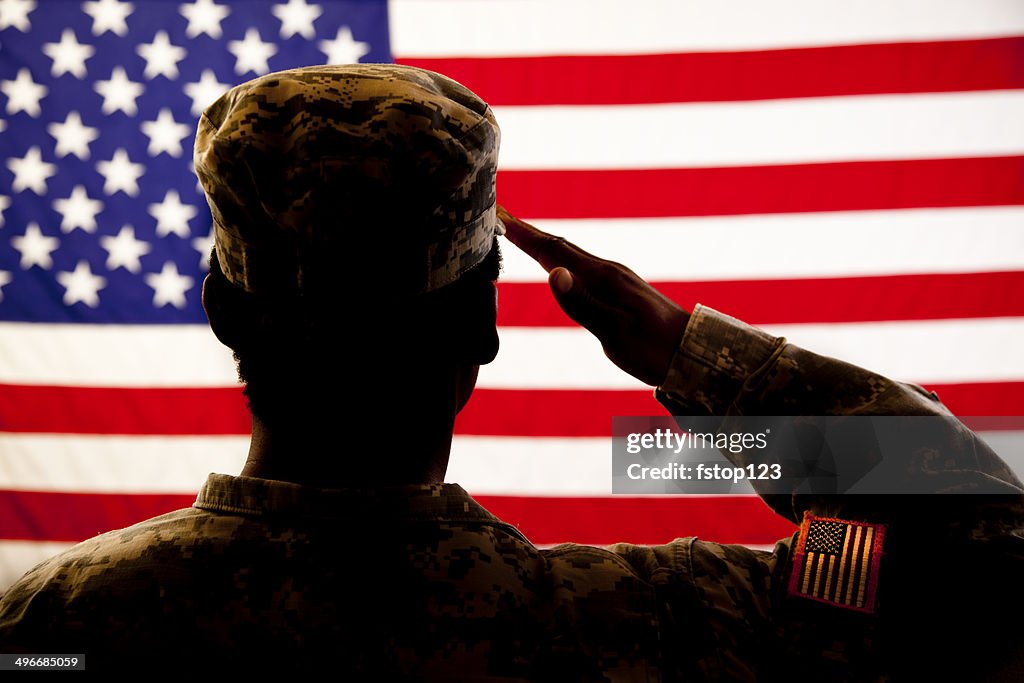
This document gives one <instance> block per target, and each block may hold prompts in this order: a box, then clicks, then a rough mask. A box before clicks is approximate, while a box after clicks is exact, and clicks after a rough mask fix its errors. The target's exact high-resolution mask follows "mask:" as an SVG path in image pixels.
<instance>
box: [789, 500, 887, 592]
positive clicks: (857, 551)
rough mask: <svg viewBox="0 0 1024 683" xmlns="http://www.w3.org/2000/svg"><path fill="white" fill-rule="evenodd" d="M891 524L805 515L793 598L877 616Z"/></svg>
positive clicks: (792, 576)
mask: <svg viewBox="0 0 1024 683" xmlns="http://www.w3.org/2000/svg"><path fill="white" fill-rule="evenodd" d="M884 539H885V526H883V525H881V524H867V523H865V522H851V521H848V520H845V519H834V518H829V517H815V516H814V515H812V514H810V513H804V521H803V523H802V524H801V525H800V536H799V538H798V539H797V543H796V553H795V555H794V557H793V569H792V573H791V574H790V577H789V591H788V592H789V594H790V595H795V596H798V597H802V598H808V599H811V600H817V601H819V602H826V603H828V604H830V605H836V606H839V607H845V608H847V609H852V610H857V611H859V612H873V611H874V609H875V593H876V591H877V588H878V565H879V561H880V560H881V557H882V542H883V540H884Z"/></svg>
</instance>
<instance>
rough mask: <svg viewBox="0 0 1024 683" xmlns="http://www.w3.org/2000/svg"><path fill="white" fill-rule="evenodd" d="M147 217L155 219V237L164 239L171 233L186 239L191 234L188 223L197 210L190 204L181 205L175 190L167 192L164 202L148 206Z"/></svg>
mask: <svg viewBox="0 0 1024 683" xmlns="http://www.w3.org/2000/svg"><path fill="white" fill-rule="evenodd" d="M148 208H149V215H151V216H152V217H153V218H155V219H156V236H157V237H164V236H166V235H170V234H171V233H172V232H173V233H174V234H175V235H177V236H178V237H182V238H187V237H188V236H189V234H191V230H190V229H189V227H188V222H189V221H190V220H192V219H193V218H195V217H196V215H197V214H198V213H199V210H198V209H197V208H196V207H194V206H192V205H191V204H183V203H182V201H181V198H180V197H179V196H178V191H177V190H168V191H167V194H166V195H164V200H163V201H162V202H159V203H156V204H150V205H149V207H148Z"/></svg>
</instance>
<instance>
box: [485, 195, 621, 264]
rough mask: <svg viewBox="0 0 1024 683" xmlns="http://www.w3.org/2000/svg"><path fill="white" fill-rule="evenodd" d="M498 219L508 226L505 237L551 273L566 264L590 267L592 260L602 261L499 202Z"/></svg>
mask: <svg viewBox="0 0 1024 683" xmlns="http://www.w3.org/2000/svg"><path fill="white" fill-rule="evenodd" d="M498 218H499V219H500V220H501V222H502V223H503V224H504V225H505V237H507V238H508V239H509V241H510V242H512V244H514V245H516V246H517V247H519V248H520V249H522V250H523V251H524V252H526V254H527V255H529V256H530V257H531V258H533V259H534V260H535V261H537V262H538V263H539V264H540V265H541V266H543V267H544V270H547V271H548V272H550V271H551V269H552V268H557V267H559V266H566V267H569V268H572V269H574V270H588V269H589V266H590V265H591V263H593V262H598V261H600V260H601V259H599V258H597V257H596V256H593V255H591V254H588V253H587V252H585V251H583V250H582V249H580V248H579V247H577V246H576V245H575V244H573V243H572V242H570V241H568V240H566V239H565V238H563V237H559V236H557V235H552V234H551V233H547V232H544V231H543V230H540V229H538V228H536V227H534V226H532V225H530V224H529V223H526V222H525V221H521V220H519V219H518V218H516V217H515V216H513V215H512V214H510V213H509V212H508V211H506V210H505V208H504V207H503V206H501V205H500V204H499V205H498Z"/></svg>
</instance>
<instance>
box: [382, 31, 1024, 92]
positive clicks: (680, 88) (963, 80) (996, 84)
mask: <svg viewBox="0 0 1024 683" xmlns="http://www.w3.org/2000/svg"><path fill="white" fill-rule="evenodd" d="M397 61H398V63H399V64H409V65H412V66H418V67H422V68H424V69H430V70H431V71H437V72H440V73H443V74H446V75H447V76H450V77H451V78H454V79H455V80H457V81H459V82H460V83H462V84H463V85H465V86H466V87H468V88H469V89H471V90H473V91H475V92H476V93H477V94H478V95H480V97H482V98H483V99H484V100H486V101H487V102H489V103H490V104H492V105H499V106H505V105H545V104H560V105H586V104H653V103H660V102H728V101H737V100H763V99H778V98H789V97H824V96H834V95H866V94H877V93H919V92H954V91H967V90H1001V89H1008V88H1020V87H1024V37H1020V36H1015V37H1009V38H991V39H981V40H955V41H937V42H920V43H888V44H879V45H841V46H833V47H811V48H792V49H785V50H757V51H744V52H697V53H685V54H656V55H571V56H542V57H491V58H484V57H472V58H461V57H447V58H425V57H415V56H405V57H401V58H399V59H398V60H397Z"/></svg>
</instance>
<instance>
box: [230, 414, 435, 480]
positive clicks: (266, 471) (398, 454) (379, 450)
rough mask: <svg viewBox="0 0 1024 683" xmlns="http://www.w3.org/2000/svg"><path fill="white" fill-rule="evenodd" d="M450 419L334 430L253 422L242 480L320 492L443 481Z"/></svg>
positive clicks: (353, 423) (400, 419)
mask: <svg viewBox="0 0 1024 683" xmlns="http://www.w3.org/2000/svg"><path fill="white" fill-rule="evenodd" d="M453 424H454V414H453V415H452V417H451V419H450V420H445V419H440V420H433V421H427V420H426V419H424V418H422V416H420V418H419V419H417V416H411V417H410V416H408V415H401V414H399V415H397V416H395V417H394V418H393V419H390V420H388V421H387V422H383V421H380V422H378V423H376V424H373V423H368V422H367V421H365V420H358V419H338V420H337V421H335V422H333V423H332V424H329V425H324V424H323V423H322V422H319V421H318V424H309V423H306V424H295V425H281V424H274V425H271V424H267V423H265V422H264V421H262V420H260V419H259V418H256V417H253V422H252V440H251V441H250V443H249V457H248V460H247V461H246V463H245V467H244V468H243V469H242V472H241V474H242V476H247V477H259V478H262V479H275V480H278V481H288V482H293V483H296V484H303V485H308V486H316V487H319V488H363V489H365V488H374V487H380V486H400V485H409V484H436V483H441V482H443V481H444V476H445V471H446V470H447V468H448V456H449V451H450V449H451V442H452V426H453Z"/></svg>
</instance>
